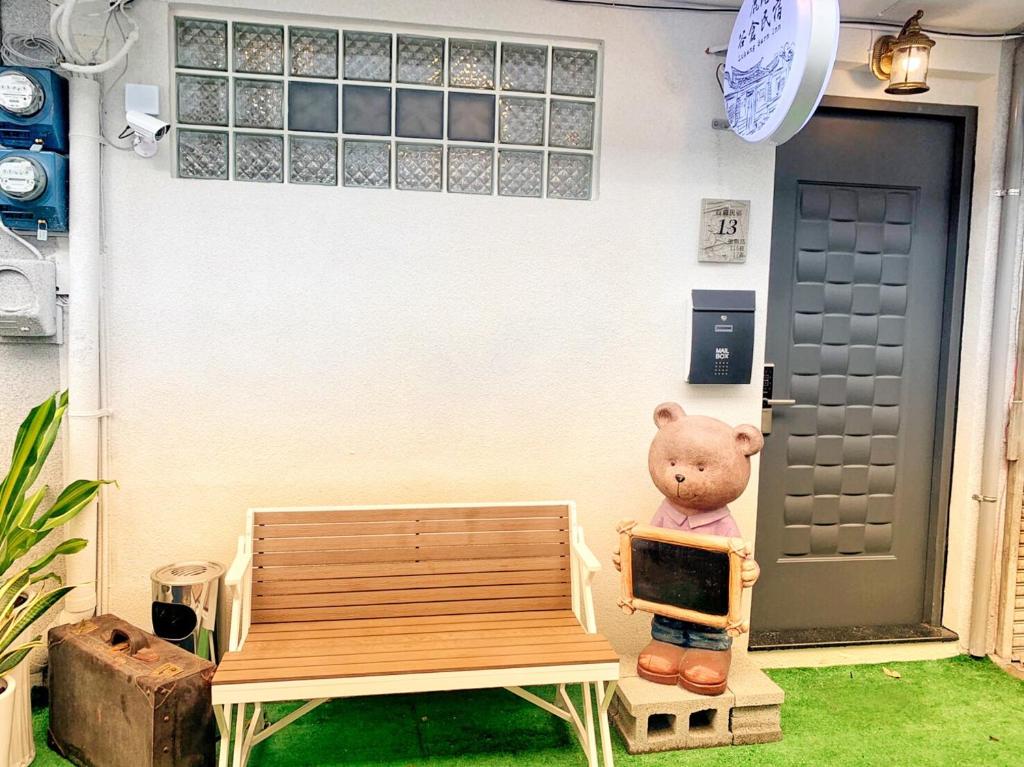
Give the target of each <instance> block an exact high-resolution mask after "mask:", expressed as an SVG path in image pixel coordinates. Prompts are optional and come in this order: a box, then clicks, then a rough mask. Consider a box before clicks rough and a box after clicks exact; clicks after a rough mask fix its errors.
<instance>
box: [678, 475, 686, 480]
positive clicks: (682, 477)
mask: <svg viewBox="0 0 1024 767" xmlns="http://www.w3.org/2000/svg"><path fill="white" fill-rule="evenodd" d="M685 481H686V477H684V476H683V475H682V474H676V482H685Z"/></svg>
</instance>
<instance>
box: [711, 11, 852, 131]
mask: <svg viewBox="0 0 1024 767" xmlns="http://www.w3.org/2000/svg"><path fill="white" fill-rule="evenodd" d="M838 44H839V2H838V0H743V6H742V7H741V8H740V10H739V12H738V14H737V16H736V23H735V25H734V26H733V28H732V37H730V38H729V52H728V54H727V55H726V59H725V75H724V86H723V88H724V90H725V109H726V113H727V114H728V116H729V127H731V128H732V130H733V131H734V132H735V133H736V135H738V136H739V137H740V138H743V139H745V140H747V141H751V142H757V141H772V142H774V143H776V144H781V143H783V142H785V141H788V140H789V139H791V138H792V137H793V136H795V135H796V134H797V133H798V132H799V131H800V129H801V128H803V127H804V125H806V124H807V121H808V120H810V119H811V115H812V114H814V110H815V109H817V108H818V102H819V101H821V97H822V95H823V94H824V92H825V86H826V85H827V84H828V80H829V77H830V76H831V75H832V67H833V65H834V64H835V61H836V48H837V46H838Z"/></svg>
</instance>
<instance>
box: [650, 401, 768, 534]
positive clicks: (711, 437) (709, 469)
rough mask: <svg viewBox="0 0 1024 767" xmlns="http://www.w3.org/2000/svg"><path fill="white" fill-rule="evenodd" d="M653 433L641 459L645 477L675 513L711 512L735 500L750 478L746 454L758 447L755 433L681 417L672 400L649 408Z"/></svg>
mask: <svg viewBox="0 0 1024 767" xmlns="http://www.w3.org/2000/svg"><path fill="white" fill-rule="evenodd" d="M654 423H655V424H657V426H658V433H657V434H655V435H654V441H653V442H651V452H650V454H649V455H648V459H647V463H648V467H649V468H650V471H651V479H653V480H654V484H655V485H657V487H658V489H659V490H660V491H661V492H662V494H663V495H664V496H665V498H667V499H668V500H669V502H670V503H671V504H672V505H673V506H675V507H676V508H678V509H679V510H680V511H682V512H684V513H687V514H696V513H699V512H702V511H714V510H716V509H720V508H722V507H723V506H725V505H726V504H728V503H731V502H732V501H735V500H736V499H737V498H738V497H739V496H740V494H741V493H742V492H743V490H744V488H745V487H746V486H747V480H749V479H750V456H752V455H754V454H755V453H757V452H758V451H760V449H761V448H762V446H763V445H764V437H762V436H761V431H760V430H759V429H757V428H755V427H753V426H750V425H748V424H743V425H742V426H737V427H736V428H735V429H734V428H733V427H731V426H729V424H727V423H723V422H722V421H719V420H718V419H716V418H708V417H707V416H702V415H687V414H686V413H685V412H683V409H682V407H680V406H679V405H677V404H676V403H675V402H666V403H664V404H661V405H658V407H657V408H656V409H655V411H654Z"/></svg>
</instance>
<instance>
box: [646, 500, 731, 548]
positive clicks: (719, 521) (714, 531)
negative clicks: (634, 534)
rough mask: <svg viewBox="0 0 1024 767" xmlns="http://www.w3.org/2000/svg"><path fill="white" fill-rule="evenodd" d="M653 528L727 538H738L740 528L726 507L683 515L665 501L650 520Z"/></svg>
mask: <svg viewBox="0 0 1024 767" xmlns="http://www.w3.org/2000/svg"><path fill="white" fill-rule="evenodd" d="M651 524H652V525H653V526H654V527H664V528H666V529H668V530H689V531H691V532H694V533H698V534H699V535H724V536H726V537H727V538H739V537H741V536H740V528H739V526H737V524H736V520H735V519H733V518H732V513H731V512H730V511H729V507H728V506H723V507H722V508H720V509H715V510H714V511H700V512H697V513H696V514H684V513H683V512H681V511H680V510H679V509H678V508H676V507H675V506H673V505H672V504H671V503H670V502H669V501H668V500H667V499H666V500H664V501H662V503H661V506H659V507H658V510H657V511H656V512H654V517H653V518H652V519H651Z"/></svg>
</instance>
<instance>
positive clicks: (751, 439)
mask: <svg viewBox="0 0 1024 767" xmlns="http://www.w3.org/2000/svg"><path fill="white" fill-rule="evenodd" d="M736 444H737V445H739V448H740V452H741V453H743V455H745V456H747V457H750V456H752V455H753V454H754V453H760V452H761V448H762V447H764V436H763V435H762V434H761V430H760V429H758V428H757V427H756V426H751V425H750V424H747V423H745V424H742V425H740V426H737V427H736Z"/></svg>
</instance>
